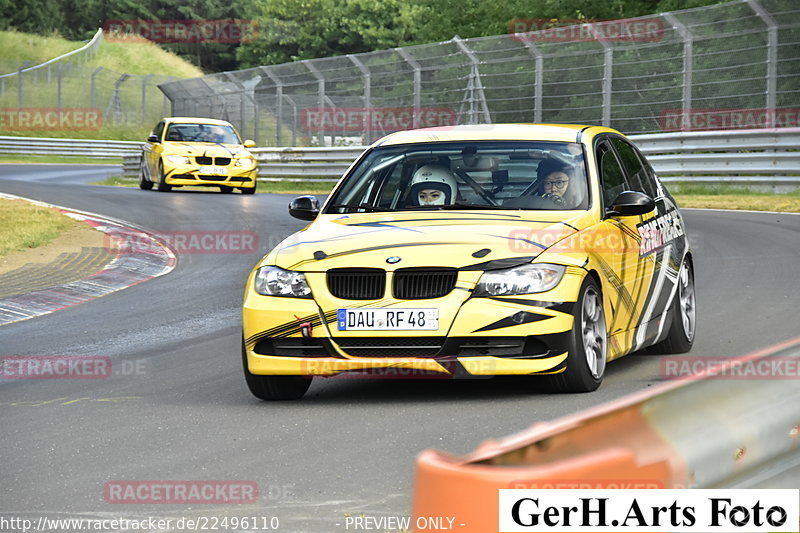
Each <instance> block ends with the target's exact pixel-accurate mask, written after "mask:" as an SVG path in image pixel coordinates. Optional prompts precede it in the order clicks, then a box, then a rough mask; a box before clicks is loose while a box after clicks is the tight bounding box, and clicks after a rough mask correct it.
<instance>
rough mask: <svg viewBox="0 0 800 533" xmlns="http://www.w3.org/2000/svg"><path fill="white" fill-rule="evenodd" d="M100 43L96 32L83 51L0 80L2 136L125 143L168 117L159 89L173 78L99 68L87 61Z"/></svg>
mask: <svg viewBox="0 0 800 533" xmlns="http://www.w3.org/2000/svg"><path fill="white" fill-rule="evenodd" d="M102 41H103V32H102V30H98V31H97V33H96V34H95V36H94V37H93V38H92V40H91V41H89V42H88V43H87V44H86V45H84V46H82V47H81V48H79V49H77V50H74V51H72V52H70V53H68V54H64V55H62V56H59V57H56V58H54V59H51V60H50V61H47V62H45V63H41V64H38V65H33V66H30V65H28V64H21V65H19V67H20V68H18V69H17V70H16V71H15V72H11V73H8V74H4V75H0V112H1V113H2V114H1V115H0V131H2V132H4V133H9V132H11V133H20V134H23V135H27V134H32V133H33V134H51V135H56V136H57V135H59V132H65V131H66V132H68V134H69V135H74V134H75V132H77V131H96V130H103V131H104V132H109V133H110V134H111V135H112V137H120V135H121V136H122V137H125V135H124V132H125V131H126V130H127V129H129V128H134V129H136V130H137V132H138V133H139V134H138V135H137V138H138V137H142V136H143V135H144V133H141V132H142V131H143V130H144V129H147V126H150V125H152V124H155V123H156V122H157V121H158V120H159V119H160V118H161V117H163V116H165V115H168V114H169V107H170V106H169V100H168V99H167V98H166V96H165V95H164V94H163V93H162V92H161V91H160V90H159V89H158V84H159V83H166V82H168V81H170V80H174V79H176V78H174V77H172V76H159V75H146V76H138V75H130V74H124V73H120V72H114V71H112V70H109V69H106V68H103V67H97V66H95V65H93V64H92V62H91V60H92V59H93V58H94V56H95V55H96V54H97V50H98V48H99V47H100V46H101V43H102Z"/></svg>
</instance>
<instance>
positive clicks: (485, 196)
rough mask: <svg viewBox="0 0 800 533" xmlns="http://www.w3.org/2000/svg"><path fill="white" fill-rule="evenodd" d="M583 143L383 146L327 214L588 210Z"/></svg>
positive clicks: (348, 182) (335, 198)
mask: <svg viewBox="0 0 800 533" xmlns="http://www.w3.org/2000/svg"><path fill="white" fill-rule="evenodd" d="M587 191H588V186H587V180H586V172H585V165H584V155H583V149H582V146H581V145H580V144H578V143H565V142H540V141H536V142H530V141H526V142H523V141H515V142H442V143H424V144H408V145H399V146H390V147H384V148H376V149H375V150H373V151H372V152H371V153H370V154H369V155H368V156H367V157H366V158H365V159H364V160H363V161H361V163H360V164H359V165H358V166H357V167H356V168H355V169H353V171H352V172H351V173H350V175H349V177H348V178H347V179H346V180H345V181H344V182H343V183H342V184H341V186H340V187H339V188H338V189H337V190H336V191H334V193H333V195H332V198H331V201H330V202H329V204H328V206H327V208H326V212H327V213H354V212H370V211H405V210H430V209H531V210H571V209H588V207H589V197H588V193H587Z"/></svg>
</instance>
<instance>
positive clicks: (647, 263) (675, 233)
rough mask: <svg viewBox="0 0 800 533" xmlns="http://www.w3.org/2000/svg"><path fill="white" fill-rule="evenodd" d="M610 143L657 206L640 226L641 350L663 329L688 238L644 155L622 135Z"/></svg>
mask: <svg viewBox="0 0 800 533" xmlns="http://www.w3.org/2000/svg"><path fill="white" fill-rule="evenodd" d="M610 140H611V144H612V145H613V146H614V149H615V151H616V152H617V154H618V156H619V160H620V161H621V162H622V167H623V169H624V170H625V175H626V180H627V182H628V184H629V186H630V188H631V190H634V191H639V192H643V193H645V194H647V195H648V196H650V197H651V198H653V200H654V201H655V205H656V208H655V210H654V211H653V213H651V214H649V215H645V216H643V217H642V220H641V221H640V222H639V223H638V224H637V226H636V230H637V232H638V233H639V236H640V238H641V240H640V256H641V261H642V263H643V264H644V267H645V268H644V269H643V273H644V275H645V279H644V285H643V286H644V287H645V288H646V290H647V295H646V297H645V298H644V300H642V303H641V306H642V309H641V318H640V320H639V326H638V328H637V330H636V332H635V335H634V349H638V348H641V347H643V346H648V345H650V344H652V343H653V342H654V341H655V340H656V339H657V337H658V336H659V335H660V334H661V332H662V330H663V327H664V323H665V320H664V318H665V312H666V310H667V307H668V306H669V304H670V302H671V301H672V298H673V296H674V293H675V289H676V287H677V280H678V270H679V267H680V265H681V262H682V260H683V256H684V254H685V251H686V239H685V236H684V228H683V221H682V219H681V217H680V214H679V213H678V211H677V206H676V205H675V203H674V201H673V200H672V198H671V197H670V196H669V194H667V193H666V191H665V190H664V189H663V187H661V185H660V184H659V183H658V180H657V179H656V177H655V173H654V172H653V170H652V167H651V166H650V165H649V164H648V163H647V160H646V159H645V158H644V156H642V155H641V153H640V152H639V151H638V150H637V149H636V148H635V147H634V146H633V145H632V144H631V143H630V142H629V141H628V140H627V139H625V138H623V137H621V136H618V135H613V136H610Z"/></svg>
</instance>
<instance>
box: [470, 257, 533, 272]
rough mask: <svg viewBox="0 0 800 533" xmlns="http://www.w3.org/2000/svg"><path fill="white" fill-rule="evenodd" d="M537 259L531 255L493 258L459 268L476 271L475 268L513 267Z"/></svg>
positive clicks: (496, 268) (497, 268)
mask: <svg viewBox="0 0 800 533" xmlns="http://www.w3.org/2000/svg"><path fill="white" fill-rule="evenodd" d="M534 259H536V256H534V255H530V256H526V257H505V258H503V259H492V260H491V261H484V262H482V263H475V264H474V265H468V266H465V267H461V268H459V270H466V271H475V270H499V269H502V268H511V267H515V266H519V265H524V264H526V263H530V262H531V261H533V260H534Z"/></svg>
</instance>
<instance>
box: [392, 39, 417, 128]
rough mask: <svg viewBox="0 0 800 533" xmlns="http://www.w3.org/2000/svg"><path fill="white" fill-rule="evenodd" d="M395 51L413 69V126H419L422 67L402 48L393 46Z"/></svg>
mask: <svg viewBox="0 0 800 533" xmlns="http://www.w3.org/2000/svg"><path fill="white" fill-rule="evenodd" d="M394 51H395V52H397V53H398V55H400V57H402V58H403V59H404V60H405V62H406V63H408V64H409V65H411V68H413V69H414V122H413V124H414V127H415V128H419V126H420V124H419V110H420V102H421V101H422V67H421V66H420V64H419V63H418V62H417V60H416V59H414V58H413V57H411V54H409V53H408V52H407V51H405V50H403V49H402V48H395V49H394Z"/></svg>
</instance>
